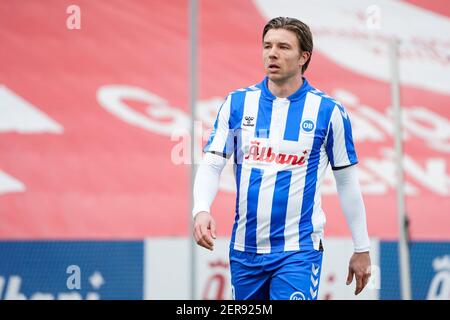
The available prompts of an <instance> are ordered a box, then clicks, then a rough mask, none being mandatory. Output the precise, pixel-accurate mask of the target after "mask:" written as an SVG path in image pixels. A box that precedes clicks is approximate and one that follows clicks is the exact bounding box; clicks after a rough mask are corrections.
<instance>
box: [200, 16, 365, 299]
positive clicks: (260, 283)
mask: <svg viewBox="0 0 450 320" xmlns="http://www.w3.org/2000/svg"><path fill="white" fill-rule="evenodd" d="M262 42H263V50H262V53H263V62H264V68H265V72H266V75H267V76H266V77H265V78H264V80H263V81H262V82H261V83H259V84H257V85H254V86H250V87H248V88H245V89H239V90H237V91H234V92H232V93H230V94H229V95H228V97H227V98H226V100H225V102H224V103H223V105H222V106H221V108H220V110H219V113H218V115H217V120H216V122H215V124H214V128H213V130H212V132H211V135H210V138H209V140H208V142H207V144H206V146H205V148H204V151H205V155H204V157H203V162H202V164H201V165H200V166H199V169H198V171H197V174H196V178H195V183H194V191H193V192H194V208H193V211H192V213H193V216H194V219H195V220H194V230H193V232H194V237H195V239H196V241H197V244H198V245H200V246H202V247H205V248H207V249H210V250H213V247H214V239H215V238H216V224H215V221H214V218H213V217H212V215H211V214H210V206H211V204H212V202H213V200H214V198H215V196H216V193H217V190H218V186H219V178H220V173H221V171H222V169H223V168H224V166H225V163H226V161H227V159H228V158H230V157H231V156H233V154H234V158H233V160H234V172H235V176H236V187H237V195H236V217H235V222H234V225H233V230H232V236H231V241H230V253H229V254H230V271H231V284H232V294H233V298H234V299H238V300H242V299H245V300H246V299H258V300H268V299H282V300H288V299H291V300H301V299H305V300H309V299H311V300H315V299H317V296H318V287H319V280H320V273H321V270H322V253H323V244H322V238H323V229H324V225H325V215H324V212H323V211H322V209H321V196H320V188H321V184H322V180H323V178H324V175H325V170H326V168H327V166H328V163H330V164H331V167H332V169H333V173H334V177H335V180H336V184H337V191H338V194H339V199H340V204H341V207H342V209H343V212H344V215H345V217H346V220H347V223H348V225H349V227H350V230H351V234H352V239H353V244H354V254H353V255H352V257H351V259H350V262H349V268H348V276H347V285H348V284H350V283H351V282H352V281H353V277H355V278H356V289H355V294H358V293H360V292H361V291H362V290H363V288H364V287H365V285H366V284H367V282H368V280H369V277H370V256H369V248H370V243H369V236H368V233H367V226H366V216H365V208H364V203H363V199H362V195H361V191H360V186H359V182H358V178H357V173H356V170H355V166H354V165H355V164H356V163H357V162H358V160H357V156H356V152H355V148H354V144H353V139H352V129H351V125H350V119H349V116H348V114H347V113H346V111H345V109H344V107H343V106H342V104H340V103H339V102H338V101H336V100H334V99H333V98H331V97H329V96H327V95H326V94H324V93H323V92H321V91H319V90H317V89H315V88H313V87H312V86H311V85H310V84H309V83H308V81H307V80H306V78H305V77H304V76H303V74H304V72H305V71H306V69H307V68H308V64H309V62H310V60H311V54H312V51H313V40H312V34H311V31H310V29H309V27H308V26H307V25H306V24H304V23H303V22H301V21H299V20H297V19H294V18H288V17H278V18H274V19H272V20H270V21H269V22H268V23H267V24H266V25H265V27H264V30H263V34H262Z"/></svg>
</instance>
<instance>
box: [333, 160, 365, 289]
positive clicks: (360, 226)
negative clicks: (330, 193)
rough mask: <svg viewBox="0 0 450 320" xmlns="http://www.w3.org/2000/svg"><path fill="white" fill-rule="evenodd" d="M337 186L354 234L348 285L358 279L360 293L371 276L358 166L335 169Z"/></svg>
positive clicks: (343, 208)
mask: <svg viewBox="0 0 450 320" xmlns="http://www.w3.org/2000/svg"><path fill="white" fill-rule="evenodd" d="M333 173H334V177H335V179H336V187H337V191H338V195H339V201H340V203H341V207H342V211H343V212H344V215H345V218H346V220H347V224H348V226H349V227H350V231H351V234H352V239H353V244H354V253H353V255H352V257H351V259H350V263H349V266H348V275H347V285H349V284H350V283H351V282H352V281H353V277H355V279H356V288H355V295H356V294H359V293H360V292H361V291H362V290H363V289H364V287H365V286H366V284H367V282H368V281H369V278H370V265H371V262H370V255H369V249H370V240H369V235H368V232H367V223H366V211H365V208H364V202H363V198H362V193H361V188H360V185H359V181H358V175H357V170H356V167H355V166H354V165H353V166H349V167H346V168H343V169H340V170H333Z"/></svg>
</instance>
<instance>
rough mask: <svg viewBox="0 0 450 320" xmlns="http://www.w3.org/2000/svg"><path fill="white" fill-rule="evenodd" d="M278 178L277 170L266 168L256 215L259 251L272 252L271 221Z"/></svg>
mask: <svg viewBox="0 0 450 320" xmlns="http://www.w3.org/2000/svg"><path fill="white" fill-rule="evenodd" d="M276 178H277V172H276V171H273V170H270V171H269V170H265V171H264V175H263V176H262V180H261V188H260V189H259V197H258V211H257V216H256V245H257V251H256V252H257V253H270V222H271V216H272V201H273V193H274V190H275V182H276Z"/></svg>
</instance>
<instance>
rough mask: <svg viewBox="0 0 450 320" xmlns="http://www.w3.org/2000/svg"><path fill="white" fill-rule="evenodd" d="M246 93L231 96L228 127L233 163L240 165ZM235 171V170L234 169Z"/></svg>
mask: <svg viewBox="0 0 450 320" xmlns="http://www.w3.org/2000/svg"><path fill="white" fill-rule="evenodd" d="M245 95H246V92H238V93H235V94H233V95H232V96H231V110H230V119H229V121H228V125H229V128H230V131H231V132H232V133H233V136H234V163H235V165H236V164H237V163H238V164H241V163H242V160H243V152H244V151H243V150H242V129H241V123H242V116H243V112H244V102H245ZM235 170H236V168H235Z"/></svg>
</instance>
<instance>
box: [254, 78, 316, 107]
mask: <svg viewBox="0 0 450 320" xmlns="http://www.w3.org/2000/svg"><path fill="white" fill-rule="evenodd" d="M302 79H303V84H302V86H301V87H300V88H299V89H298V90H297V91H296V92H294V93H293V94H291V95H290V96H289V97H287V99H288V100H290V101H296V100H300V99H301V98H303V97H304V96H305V95H306V93H307V92H308V91H310V90H312V89H313V88H312V87H311V86H310V85H309V82H308V80H306V78H305V77H302ZM268 81H269V78H268V77H265V78H264V80H263V81H262V82H261V83H260V84H259V85H258V87H260V88H261V90H262V94H263V96H264V97H265V98H266V99H268V100H271V101H272V100H275V99H276V98H277V97H276V96H274V95H273V94H272V92H270V90H269V87H268V86H267V84H268Z"/></svg>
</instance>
